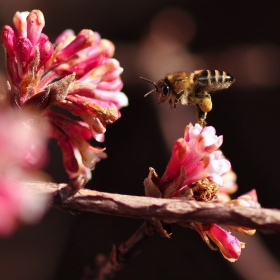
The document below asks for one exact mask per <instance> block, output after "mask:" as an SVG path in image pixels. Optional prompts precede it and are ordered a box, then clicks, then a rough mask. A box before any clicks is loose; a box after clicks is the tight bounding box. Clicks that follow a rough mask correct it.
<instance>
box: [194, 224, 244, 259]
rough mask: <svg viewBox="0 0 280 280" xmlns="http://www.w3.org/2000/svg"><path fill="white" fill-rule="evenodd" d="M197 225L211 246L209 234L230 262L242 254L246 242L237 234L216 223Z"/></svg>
mask: <svg viewBox="0 0 280 280" xmlns="http://www.w3.org/2000/svg"><path fill="white" fill-rule="evenodd" d="M198 225H199V224H197V225H196V229H197V231H198V232H199V233H200V235H201V236H202V239H203V240H204V241H205V242H206V243H207V244H208V245H209V246H210V247H211V246H212V245H210V243H209V240H208V238H207V236H208V237H209V238H210V239H211V240H212V241H213V242H214V243H215V244H216V245H217V246H218V248H219V249H220V252H221V253H222V254H223V256H224V258H226V259H227V260H228V261H230V262H235V261H236V260H237V259H238V258H239V256H240V254H241V249H243V248H245V244H244V243H243V242H240V241H239V240H238V239H237V238H236V237H235V236H233V235H231V234H230V233H229V232H227V231H225V230H224V229H222V228H221V227H219V226H218V225H216V224H211V225H208V226H206V227H205V228H203V226H201V225H200V226H198Z"/></svg>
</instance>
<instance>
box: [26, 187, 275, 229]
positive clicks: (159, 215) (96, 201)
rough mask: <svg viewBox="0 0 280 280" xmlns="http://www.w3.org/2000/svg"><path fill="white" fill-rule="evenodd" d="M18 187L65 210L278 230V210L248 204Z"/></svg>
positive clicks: (61, 188)
mask: <svg viewBox="0 0 280 280" xmlns="http://www.w3.org/2000/svg"><path fill="white" fill-rule="evenodd" d="M22 187H24V188H28V189H29V190H30V191H35V192H37V193H42V194H49V195H51V196H52V197H53V205H54V206H55V207H57V208H60V209H62V210H67V211H86V212H94V213H100V214H108V215H115V216H123V217H131V218H141V219H146V220H150V219H152V218H156V219H160V220H165V221H170V222H183V223H190V222H201V223H218V224H222V225H238V226H243V227H248V228H256V229H258V230H260V231H262V232H265V233H280V211H279V210H277V209H265V208H260V209H256V208H249V207H241V206H234V205H230V204H225V203H221V202H198V201H194V200H179V199H162V198H151V197H139V196H130V195H121V194H111V193H104V192H98V191H92V190H87V189H81V190H79V191H78V192H76V193H73V191H72V189H70V188H69V187H67V185H66V184H54V183H44V182H32V183H22Z"/></svg>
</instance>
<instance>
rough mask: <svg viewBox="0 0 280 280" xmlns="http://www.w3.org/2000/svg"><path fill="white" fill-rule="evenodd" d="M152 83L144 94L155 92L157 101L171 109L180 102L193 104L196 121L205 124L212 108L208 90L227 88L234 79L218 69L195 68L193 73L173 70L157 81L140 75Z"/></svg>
mask: <svg viewBox="0 0 280 280" xmlns="http://www.w3.org/2000/svg"><path fill="white" fill-rule="evenodd" d="M140 78H141V79H143V80H145V81H148V82H150V83H152V84H153V85H154V87H155V88H154V89H153V90H151V91H149V92H148V93H146V94H145V97H146V96H147V95H149V94H150V93H152V92H154V91H156V92H157V100H158V103H164V102H168V103H169V105H170V107H171V109H176V106H177V104H178V103H179V102H180V103H181V104H183V105H195V106H196V117H197V122H198V123H199V124H200V125H201V126H205V125H206V121H205V119H206V117H207V113H208V112H210V111H211V110H212V100H211V96H210V94H209V92H213V91H218V90H222V89H226V88H228V87H229V86H230V85H231V84H232V83H233V82H234V81H235V79H234V78H233V77H232V76H231V75H230V74H229V73H227V72H224V71H219V70H197V71H194V72H193V73H188V72H175V73H172V74H170V75H168V76H166V77H164V78H162V79H160V80H158V82H157V83H155V82H153V81H151V80H148V79H146V78H143V77H140Z"/></svg>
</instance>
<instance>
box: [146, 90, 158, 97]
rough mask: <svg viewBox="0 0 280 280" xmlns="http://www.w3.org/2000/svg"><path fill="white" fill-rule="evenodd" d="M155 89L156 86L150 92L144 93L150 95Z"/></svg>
mask: <svg viewBox="0 0 280 280" xmlns="http://www.w3.org/2000/svg"><path fill="white" fill-rule="evenodd" d="M155 90H156V89H155V88H154V89H152V90H151V91H149V92H148V93H146V94H145V95H144V97H146V96H148V95H149V94H151V93H152V92H154V91H155Z"/></svg>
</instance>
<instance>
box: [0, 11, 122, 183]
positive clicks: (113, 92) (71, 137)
mask: <svg viewBox="0 0 280 280" xmlns="http://www.w3.org/2000/svg"><path fill="white" fill-rule="evenodd" d="M14 26H15V28H12V27H10V26H7V25H6V26H4V28H3V31H2V42H3V45H4V48H5V51H6V67H7V74H8V79H9V86H10V89H9V91H10V95H11V102H12V104H13V105H14V106H16V107H20V108H22V109H24V110H25V111H28V112H29V113H31V114H32V115H33V118H34V119H38V118H39V117H43V118H46V119H47V120H48V122H49V123H50V125H51V136H52V137H54V138H56V139H58V142H59V144H60V146H61V148H62V153H63V158H64V165H65V168H66V170H67V172H68V173H69V175H70V178H77V177H78V176H81V175H82V176H84V177H85V180H87V179H89V178H90V177H91V175H90V169H93V168H94V167H95V163H96V162H97V161H99V160H100V159H101V158H104V157H105V154H104V153H103V150H104V149H100V148H93V147H91V146H90V144H89V143H88V142H87V141H88V140H89V139H91V138H92V137H94V138H95V139H96V140H97V141H103V140H104V133H105V131H106V126H107V125H108V124H111V123H113V122H115V121H116V120H117V119H118V118H120V112H119V109H120V108H121V107H123V106H127V104H128V100H127V97H126V95H125V94H124V93H122V92H121V91H120V90H121V89H122V86H123V83H122V81H121V79H120V74H121V73H122V71H123V69H122V68H121V67H120V65H119V62H118V61H117V60H115V59H113V58H112V56H113V54H114V45H113V43H112V42H110V41H108V40H105V39H101V38H100V35H99V34H98V33H96V32H93V31H92V30H87V29H84V30H82V31H80V32H79V33H78V34H77V35H75V34H74V32H73V31H72V30H66V31H64V32H63V33H62V34H61V35H60V36H59V37H58V38H57V40H56V42H55V43H54V44H52V43H51V42H50V41H49V39H48V37H47V35H45V34H44V33H42V30H43V28H44V26H45V19H44V16H43V14H42V12H41V11H39V10H33V11H31V12H30V13H28V12H23V13H20V12H17V13H16V14H15V16H14ZM52 106H56V107H61V108H63V109H66V110H67V111H69V112H71V113H72V114H74V115H76V116H78V117H80V118H81V119H82V120H83V122H82V121H76V120H75V121H74V120H71V119H69V118H68V117H66V116H62V115H60V114H57V113H55V112H53V111H50V110H49V109H50V107H52Z"/></svg>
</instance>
